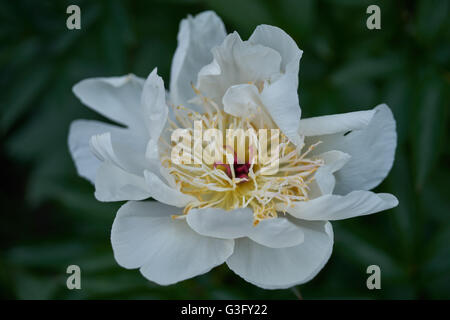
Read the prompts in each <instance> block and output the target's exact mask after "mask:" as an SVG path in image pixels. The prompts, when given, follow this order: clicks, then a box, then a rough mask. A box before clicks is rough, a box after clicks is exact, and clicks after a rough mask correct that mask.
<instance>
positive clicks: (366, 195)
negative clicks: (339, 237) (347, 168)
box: [286, 190, 398, 220]
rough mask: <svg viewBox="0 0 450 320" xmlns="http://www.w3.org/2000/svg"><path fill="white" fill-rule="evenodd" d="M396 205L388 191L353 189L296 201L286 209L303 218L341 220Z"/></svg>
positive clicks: (396, 201) (394, 198)
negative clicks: (342, 193) (339, 193)
mask: <svg viewBox="0 0 450 320" xmlns="http://www.w3.org/2000/svg"><path fill="white" fill-rule="evenodd" d="M397 205H398V200H397V198H396V197H394V196H393V195H391V194H389V193H373V192H370V191H361V190H360V191H353V192H350V193H349V194H347V195H345V196H339V195H335V194H327V195H324V196H322V197H319V198H316V199H313V200H309V201H298V202H296V203H294V205H293V206H291V207H287V208H286V211H287V212H288V213H289V214H291V215H292V216H294V217H296V218H299V219H304V220H342V219H348V218H353V217H357V216H363V215H367V214H372V213H376V212H379V211H383V210H387V209H391V208H393V207H396V206H397Z"/></svg>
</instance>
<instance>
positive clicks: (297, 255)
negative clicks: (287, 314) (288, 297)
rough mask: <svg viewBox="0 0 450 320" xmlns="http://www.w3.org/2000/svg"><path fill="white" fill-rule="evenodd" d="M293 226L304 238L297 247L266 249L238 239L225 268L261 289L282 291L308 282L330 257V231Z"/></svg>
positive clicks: (322, 226) (326, 226) (314, 225)
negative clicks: (227, 267)
mask: <svg viewBox="0 0 450 320" xmlns="http://www.w3.org/2000/svg"><path fill="white" fill-rule="evenodd" d="M296 223H297V224H298V225H299V226H300V227H301V228H302V231H303V233H304V236H305V238H304V241H303V243H301V244H300V245H297V246H294V247H289V248H268V247H265V246H262V245H260V244H257V243H256V242H254V241H252V240H250V239H248V238H243V239H238V240H235V248H234V253H233V254H232V255H231V257H230V258H228V260H227V264H228V266H229V267H230V269H231V270H233V271H234V272H235V273H236V274H238V275H239V276H241V277H242V278H244V279H245V280H246V281H248V282H250V283H252V284H254V285H257V286H259V287H262V288H265V289H284V288H289V287H292V286H294V285H298V284H302V283H305V282H307V281H309V280H311V279H312V278H313V277H314V276H315V275H316V274H317V273H318V272H319V271H320V270H321V269H322V268H323V266H324V265H325V264H326V262H327V261H328V259H329V257H330V255H331V252H332V249H333V229H332V227H331V224H330V223H329V222H326V221H320V222H319V221H314V222H307V221H297V222H296Z"/></svg>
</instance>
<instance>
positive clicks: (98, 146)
mask: <svg viewBox="0 0 450 320" xmlns="http://www.w3.org/2000/svg"><path fill="white" fill-rule="evenodd" d="M89 145H90V147H91V151H92V153H93V154H94V155H95V156H96V157H97V158H98V159H100V160H102V161H105V162H109V163H112V164H114V165H115V166H117V167H119V168H122V170H124V171H127V172H130V173H133V174H136V175H139V176H140V175H142V172H143V171H144V170H145V169H148V168H149V165H150V164H149V163H148V161H147V160H146V158H145V141H144V140H143V139H142V136H137V135H133V134H131V131H130V130H122V131H111V132H105V133H102V134H97V135H94V136H92V137H91V139H90V141H89Z"/></svg>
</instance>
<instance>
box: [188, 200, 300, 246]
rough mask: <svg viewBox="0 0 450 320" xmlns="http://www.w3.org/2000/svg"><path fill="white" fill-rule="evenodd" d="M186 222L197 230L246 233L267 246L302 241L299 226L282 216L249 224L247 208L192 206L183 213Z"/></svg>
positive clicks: (224, 234) (215, 234) (233, 234)
mask: <svg viewBox="0 0 450 320" xmlns="http://www.w3.org/2000/svg"><path fill="white" fill-rule="evenodd" d="M186 220H187V223H188V224H189V226H190V227H191V228H192V229H194V230H195V231H196V232H198V233H199V234H202V235H205V236H210V237H215V238H220V239H236V238H242V237H249V238H250V239H252V240H253V241H255V242H257V243H259V244H261V245H264V246H267V247H271V248H284V247H292V246H296V245H298V244H300V243H302V242H303V239H304V234H303V229H302V228H301V227H299V226H298V225H297V224H295V223H293V222H292V221H291V220H288V219H287V218H284V217H279V218H272V219H265V220H262V221H261V222H260V223H259V224H258V225H256V226H253V212H252V210H251V209H250V208H243V209H237V210H231V211H226V210H222V209H216V208H208V209H193V210H191V211H190V212H189V214H188V215H187V219H186Z"/></svg>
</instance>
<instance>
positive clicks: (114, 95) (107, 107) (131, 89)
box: [73, 74, 146, 133]
mask: <svg viewBox="0 0 450 320" xmlns="http://www.w3.org/2000/svg"><path fill="white" fill-rule="evenodd" d="M143 83H144V81H143V79H141V78H138V77H136V76H135V75H133V74H129V75H126V76H122V77H110V78H91V79H85V80H82V81H80V82H78V83H77V84H76V85H75V86H74V87H73V93H74V94H75V95H76V96H77V97H78V99H80V100H81V102H82V103H83V104H85V105H86V106H88V107H90V108H92V109H93V110H95V111H97V112H98V113H100V114H102V115H104V116H105V117H107V118H109V119H111V120H114V121H116V122H118V123H121V124H124V125H126V126H128V127H130V129H132V130H135V131H139V132H141V133H142V132H144V133H145V131H146V130H145V124H144V122H143V119H142V110H141V108H140V101H139V98H140V97H141V92H142V86H143Z"/></svg>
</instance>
